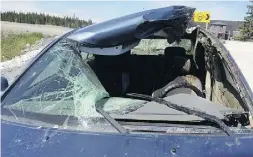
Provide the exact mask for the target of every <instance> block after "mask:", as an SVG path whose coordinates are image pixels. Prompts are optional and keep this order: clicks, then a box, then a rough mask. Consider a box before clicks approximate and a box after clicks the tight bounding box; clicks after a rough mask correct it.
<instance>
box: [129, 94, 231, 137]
mask: <svg viewBox="0 0 253 157" xmlns="http://www.w3.org/2000/svg"><path fill="white" fill-rule="evenodd" d="M126 95H127V96H129V97H132V98H139V99H143V100H149V101H155V102H157V103H159V104H163V105H166V106H168V107H170V108H172V109H175V110H178V111H181V112H184V113H187V114H189V115H195V116H198V117H201V118H203V119H205V120H208V121H210V122H213V123H216V124H217V125H218V126H219V127H220V128H221V129H222V130H223V131H224V132H225V133H226V134H227V135H228V136H233V133H232V131H231V129H230V128H229V127H228V126H227V125H226V124H225V123H224V122H223V121H222V120H220V119H219V118H217V117H215V116H213V115H210V114H207V113H205V112H202V111H198V110H194V109H191V108H188V107H184V106H179V105H177V104H174V103H171V102H169V101H166V100H164V99H161V98H157V97H151V96H149V95H145V94H137V93H128V94H126Z"/></svg>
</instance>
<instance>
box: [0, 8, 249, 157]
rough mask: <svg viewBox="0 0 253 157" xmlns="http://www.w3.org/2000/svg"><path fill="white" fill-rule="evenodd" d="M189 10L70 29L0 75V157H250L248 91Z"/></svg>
mask: <svg viewBox="0 0 253 157" xmlns="http://www.w3.org/2000/svg"><path fill="white" fill-rule="evenodd" d="M194 11H195V9H194V8H190V7H186V6H171V7H166V8H159V9H153V10H147V11H142V12H139V13H134V14H131V15H127V16H124V17H120V18H116V19H112V20H109V21H105V22H102V23H98V24H94V25H91V26H88V27H83V28H78V29H75V30H73V31H71V32H69V33H67V34H65V35H63V36H62V37H60V38H58V39H56V40H55V41H53V42H52V43H50V44H49V45H48V46H47V47H45V48H44V49H43V50H42V51H41V52H40V53H39V54H38V55H37V56H36V57H35V58H34V59H33V60H32V62H31V63H30V64H29V66H28V67H27V68H26V69H25V70H24V72H23V73H22V74H21V75H20V76H19V77H18V78H17V79H16V80H15V81H14V82H13V83H12V84H11V85H10V86H7V80H6V79H4V77H2V78H1V84H2V87H1V89H2V90H4V93H3V94H2V96H1V142H2V146H1V153H2V154H1V155H2V156H3V157H14V156H15V157H16V156H25V157H35V156H36V157H40V156H41V157H53V156H59V157H60V156H61V157H123V156H124V157H127V156H128V157H155V156H159V157H223V156H227V157H228V156H229V157H252V156H253V149H252V148H253V129H252V128H253V119H252V115H253V95H252V91H251V90H250V88H249V86H248V84H247V82H246V80H245V79H244V77H243V75H242V73H241V72H240V70H239V68H238V67H237V65H236V63H235V61H234V60H233V58H232V57H231V55H230V53H229V52H228V50H227V49H226V48H225V47H224V45H223V44H222V43H221V42H220V41H219V40H218V39H217V38H216V37H214V36H213V35H212V34H211V33H209V32H208V31H206V30H204V29H202V28H200V27H198V26H195V25H193V24H192V23H191V19H192V16H193V13H194Z"/></svg>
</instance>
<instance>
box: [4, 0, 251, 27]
mask: <svg viewBox="0 0 253 157" xmlns="http://www.w3.org/2000/svg"><path fill="white" fill-rule="evenodd" d="M248 4H249V1H189V0H185V1H176V0H174V1H156V0H153V1H1V11H13V10H15V11H16V12H38V13H42V12H44V13H46V14H51V15H56V16H66V15H68V16H71V17H73V16H74V15H75V16H76V17H78V18H80V19H84V20H88V19H91V20H92V21H93V22H101V21H105V20H109V19H112V18H116V17H120V16H123V15H127V14H130V13H134V12H138V11H142V10H147V9H153V8H160V7H166V6H170V5H186V6H191V7H195V8H196V10H198V11H210V12H211V20H233V21H242V20H243V19H244V16H245V15H246V12H247V5H248Z"/></svg>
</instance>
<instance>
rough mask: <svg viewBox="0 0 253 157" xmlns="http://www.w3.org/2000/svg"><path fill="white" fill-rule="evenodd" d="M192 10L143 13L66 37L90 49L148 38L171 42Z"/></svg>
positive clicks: (184, 7) (177, 35)
mask: <svg viewBox="0 0 253 157" xmlns="http://www.w3.org/2000/svg"><path fill="white" fill-rule="evenodd" d="M194 11H195V9H194V8H190V7H186V6H170V7H166V8H159V9H152V10H147V11H142V12H138V13H134V14H131V15H127V16H123V17H119V18H116V19H112V20H109V21H105V22H102V23H98V24H94V25H91V26H88V27H83V28H80V29H77V30H76V31H74V32H73V33H72V34H70V35H69V36H68V37H67V38H68V39H71V40H74V41H77V42H78V43H81V44H82V45H85V47H93V48H94V47H100V48H101V47H102V48H103V47H113V46H119V45H123V46H126V45H129V44H130V45H131V44H132V43H135V42H138V41H140V39H143V38H147V37H150V36H162V37H165V38H169V39H170V41H173V40H176V39H177V38H180V37H181V36H183V35H184V33H185V30H186V27H187V24H188V22H189V20H190V19H191V17H192V15H193V12H194Z"/></svg>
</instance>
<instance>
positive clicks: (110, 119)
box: [96, 108, 129, 134]
mask: <svg viewBox="0 0 253 157" xmlns="http://www.w3.org/2000/svg"><path fill="white" fill-rule="evenodd" d="M96 111H97V112H99V113H100V114H101V115H102V116H103V117H104V118H105V119H106V120H107V121H108V122H109V123H110V124H111V125H112V126H113V127H114V128H115V129H116V130H118V131H119V132H120V133H122V134H128V133H129V132H128V131H127V130H126V129H125V128H124V127H123V126H122V125H120V124H119V123H118V122H117V121H116V120H115V119H113V118H112V117H111V116H110V115H109V114H107V113H106V112H105V111H104V110H103V109H102V108H96Z"/></svg>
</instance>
